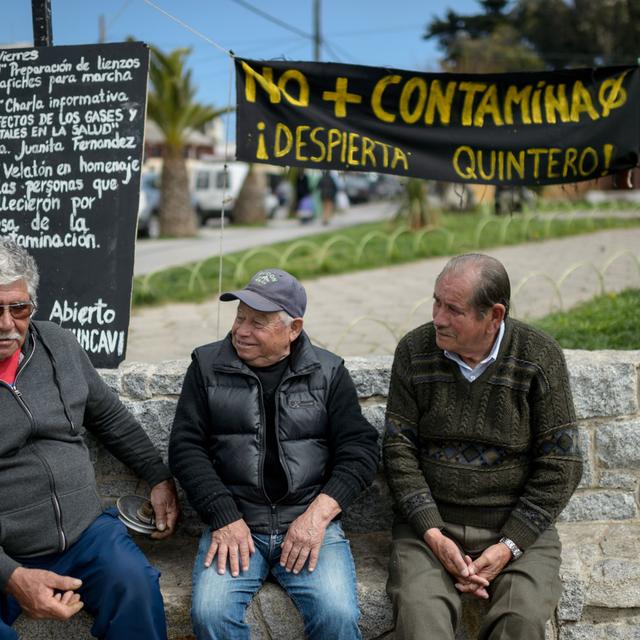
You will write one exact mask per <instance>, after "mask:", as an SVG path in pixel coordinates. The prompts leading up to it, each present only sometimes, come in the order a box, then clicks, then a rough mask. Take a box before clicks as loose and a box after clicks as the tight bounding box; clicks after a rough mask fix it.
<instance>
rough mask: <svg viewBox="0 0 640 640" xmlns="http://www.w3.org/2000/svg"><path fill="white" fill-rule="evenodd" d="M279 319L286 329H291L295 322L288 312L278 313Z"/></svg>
mask: <svg viewBox="0 0 640 640" xmlns="http://www.w3.org/2000/svg"><path fill="white" fill-rule="evenodd" d="M278 318H280V320H281V321H282V324H283V325H284V326H285V327H290V326H291V323H292V322H293V318H292V317H291V316H290V315H289V314H288V313H287V312H286V311H278Z"/></svg>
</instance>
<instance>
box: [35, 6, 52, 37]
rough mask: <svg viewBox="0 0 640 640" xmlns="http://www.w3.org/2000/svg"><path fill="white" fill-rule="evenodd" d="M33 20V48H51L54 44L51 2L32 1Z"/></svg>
mask: <svg viewBox="0 0 640 640" xmlns="http://www.w3.org/2000/svg"><path fill="white" fill-rule="evenodd" d="M31 17H32V19H33V46H34V47H50V46H51V45H52V44H53V32H52V29H51V0H31Z"/></svg>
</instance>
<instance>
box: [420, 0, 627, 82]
mask: <svg viewBox="0 0 640 640" xmlns="http://www.w3.org/2000/svg"><path fill="white" fill-rule="evenodd" d="M512 4H513V6H511V7H510V5H512ZM479 5H480V7H479V8H480V12H479V13H477V14H471V15H463V14H458V13H456V12H455V11H451V10H450V11H447V13H446V14H445V16H444V17H443V18H434V19H433V20H432V21H431V22H430V23H429V24H428V25H427V27H426V32H425V35H424V37H425V38H427V39H428V38H436V39H437V41H438V45H439V47H440V49H441V50H442V52H443V54H444V59H443V65H444V66H445V68H447V69H448V70H456V71H458V70H459V71H466V70H480V69H467V68H466V67H469V66H471V67H474V66H475V67H478V66H480V65H479V64H472V65H470V64H469V62H470V61H472V60H473V55H474V54H475V55H479V56H480V58H477V59H478V60H482V59H487V58H488V59H491V58H494V59H495V60H496V61H497V60H498V58H499V57H500V55H502V54H501V53H500V54H499V50H500V49H503V46H502V45H504V44H507V43H508V41H509V40H510V41H511V43H512V46H513V47H514V51H513V55H512V56H509V57H510V58H511V61H510V63H509V64H506V62H505V63H504V64H501V65H499V66H495V67H494V68H483V69H482V70H483V71H516V70H531V69H535V68H539V64H540V63H537V64H536V63H535V60H533V58H532V57H531V56H534V57H537V58H538V60H539V61H541V62H542V65H543V66H544V67H545V68H549V69H557V68H566V67H576V66H597V65H604V64H634V63H635V62H636V61H637V59H638V56H639V55H640V0H607V2H600V1H598V0H516V2H515V3H510V2H509V1H508V0H481V1H480V2H479ZM483 46H486V47H488V49H487V50H486V51H484V50H483V49H482V47H483ZM503 52H504V49H503ZM532 64H533V66H531V65H532ZM518 65H522V66H518ZM505 67H506V68H505Z"/></svg>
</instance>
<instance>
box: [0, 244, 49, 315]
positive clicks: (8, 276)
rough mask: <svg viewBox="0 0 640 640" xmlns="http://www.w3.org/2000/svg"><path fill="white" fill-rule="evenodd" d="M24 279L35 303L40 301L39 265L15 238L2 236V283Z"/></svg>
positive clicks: (0, 262)
mask: <svg viewBox="0 0 640 640" xmlns="http://www.w3.org/2000/svg"><path fill="white" fill-rule="evenodd" d="M18 280H24V281H25V283H26V285H27V290H28V291H29V296H30V298H31V300H32V301H33V303H34V304H37V302H38V283H39V282H40V275H39V273H38V265H37V264H36V261H35V260H34V259H33V256H31V255H29V253H27V251H26V250H25V249H23V248H22V247H19V246H18V245H17V244H16V243H15V242H14V241H13V240H10V239H9V238H2V237H0V285H8V284H13V283H14V282H18Z"/></svg>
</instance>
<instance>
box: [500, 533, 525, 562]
mask: <svg viewBox="0 0 640 640" xmlns="http://www.w3.org/2000/svg"><path fill="white" fill-rule="evenodd" d="M500 542H502V544H504V545H506V546H507V549H509V551H511V559H512V560H517V559H518V558H519V557H520V556H521V555H522V549H521V548H520V547H519V546H518V545H517V544H516V543H515V542H514V541H513V540H512V539H511V538H507V537H506V536H503V537H502V538H500Z"/></svg>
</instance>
